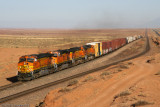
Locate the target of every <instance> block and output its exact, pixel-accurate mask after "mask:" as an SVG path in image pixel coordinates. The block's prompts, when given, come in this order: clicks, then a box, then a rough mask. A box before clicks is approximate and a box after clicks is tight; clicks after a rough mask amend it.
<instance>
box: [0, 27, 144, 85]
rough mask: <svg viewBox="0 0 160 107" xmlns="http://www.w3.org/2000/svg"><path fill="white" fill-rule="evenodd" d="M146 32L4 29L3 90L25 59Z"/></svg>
mask: <svg viewBox="0 0 160 107" xmlns="http://www.w3.org/2000/svg"><path fill="white" fill-rule="evenodd" d="M143 32H144V29H109V30H52V29H48V30H47V29H46V30H41V29H0V86H3V85H6V84H9V83H11V81H9V80H8V79H9V78H10V77H13V76H16V73H17V63H18V59H19V57H20V56H22V55H27V54H35V53H41V52H47V51H50V50H56V49H64V48H69V47H73V46H80V45H82V44H85V43H87V42H90V41H107V40H111V39H114V38H120V37H125V36H130V35H139V34H143Z"/></svg>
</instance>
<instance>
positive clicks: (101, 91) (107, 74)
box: [0, 29, 160, 107]
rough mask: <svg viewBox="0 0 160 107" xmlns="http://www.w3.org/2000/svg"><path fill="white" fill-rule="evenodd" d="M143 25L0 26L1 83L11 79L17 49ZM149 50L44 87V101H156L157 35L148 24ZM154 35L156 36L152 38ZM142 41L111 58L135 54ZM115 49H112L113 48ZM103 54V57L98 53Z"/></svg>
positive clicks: (113, 106) (118, 106) (52, 104)
mask: <svg viewBox="0 0 160 107" xmlns="http://www.w3.org/2000/svg"><path fill="white" fill-rule="evenodd" d="M144 33H145V29H108V30H51V29H46V30H44V29H42V30H37V29H28V30H26V29H0V50H1V51H0V57H1V59H0V86H3V85H6V84H9V83H11V81H9V79H8V78H10V77H13V76H15V75H16V72H17V63H18V58H19V57H20V56H22V55H26V54H33V53H41V52H46V51H49V50H56V49H64V48H69V47H73V46H80V45H83V44H85V43H87V42H91V41H107V40H111V39H114V38H121V37H126V36H133V35H144ZM148 36H149V42H150V47H151V49H150V51H149V52H147V53H146V54H145V55H142V56H140V57H138V58H135V59H132V60H129V61H125V62H121V63H118V64H116V65H112V66H110V67H108V68H106V69H103V70H100V71H98V72H95V73H91V74H89V75H86V76H83V77H80V78H77V79H74V80H71V81H69V82H67V83H66V84H64V85H61V86H60V87H56V88H55V89H53V90H52V91H49V92H47V93H48V94H46V97H45V98H43V99H41V102H36V104H30V105H31V106H43V107H77V106H78V107H82V106H85V107H97V106H98V107H129V106H145V107H158V106H159V105H160V93H159V89H160V85H159V84H160V70H159V66H160V61H159V60H160V46H159V44H157V43H155V41H154V40H157V39H158V40H160V37H158V36H157V35H156V34H155V33H154V32H153V31H152V30H151V29H149V30H148ZM153 38H157V39H153ZM156 42H159V43H160V41H156ZM144 47H145V38H143V39H141V40H139V41H138V42H136V43H134V44H133V45H131V47H129V48H127V49H125V51H122V54H120V55H117V56H115V57H114V58H113V59H112V58H111V60H114V59H118V58H121V59H123V58H124V57H126V56H130V55H132V54H133V55H134V54H136V53H138V52H139V51H142V50H143V48H144ZM115 53H116V52H115ZM103 60H104V59H103Z"/></svg>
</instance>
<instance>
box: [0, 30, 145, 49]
mask: <svg viewBox="0 0 160 107" xmlns="http://www.w3.org/2000/svg"><path fill="white" fill-rule="evenodd" d="M143 32H144V30H143V29H108V30H42V29H41V30H31V29H30V30H26V29H19V30H17V29H7V30H4V29H0V47H9V48H12V47H14V48H21V47H28V48H50V47H53V48H63V46H67V48H68V47H71V46H73V45H74V46H79V45H82V44H85V43H87V42H93V41H107V40H111V39H115V38H121V37H126V36H130V35H139V34H143Z"/></svg>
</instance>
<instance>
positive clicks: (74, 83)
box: [67, 80, 78, 86]
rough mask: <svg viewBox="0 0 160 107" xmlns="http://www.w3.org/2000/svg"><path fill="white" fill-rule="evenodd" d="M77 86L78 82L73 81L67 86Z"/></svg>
mask: <svg viewBox="0 0 160 107" xmlns="http://www.w3.org/2000/svg"><path fill="white" fill-rule="evenodd" d="M76 84H78V80H72V81H70V82H69V83H68V85H67V86H73V85H76Z"/></svg>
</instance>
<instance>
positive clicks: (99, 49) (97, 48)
mask: <svg viewBox="0 0 160 107" xmlns="http://www.w3.org/2000/svg"><path fill="white" fill-rule="evenodd" d="M86 45H93V46H94V49H95V57H98V56H101V55H102V53H103V52H102V42H91V43H87V44H86Z"/></svg>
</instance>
